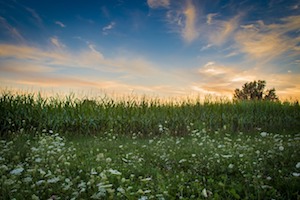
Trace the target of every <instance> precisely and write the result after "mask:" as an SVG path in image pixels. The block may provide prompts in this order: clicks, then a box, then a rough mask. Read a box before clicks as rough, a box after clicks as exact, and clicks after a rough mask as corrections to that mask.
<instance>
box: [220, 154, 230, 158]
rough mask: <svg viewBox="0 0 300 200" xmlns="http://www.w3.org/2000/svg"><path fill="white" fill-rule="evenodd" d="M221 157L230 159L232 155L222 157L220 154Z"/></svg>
mask: <svg viewBox="0 0 300 200" xmlns="http://www.w3.org/2000/svg"><path fill="white" fill-rule="evenodd" d="M221 156H222V157H223V158H231V157H232V155H222V154H221Z"/></svg>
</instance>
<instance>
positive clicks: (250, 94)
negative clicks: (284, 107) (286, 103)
mask: <svg viewBox="0 0 300 200" xmlns="http://www.w3.org/2000/svg"><path fill="white" fill-rule="evenodd" d="M265 87H266V81H262V80H258V81H253V82H247V83H245V84H244V85H243V87H242V89H241V90H240V89H235V91H234V99H235V100H266V101H278V97H277V95H276V93H275V88H272V89H270V90H267V91H264V90H265Z"/></svg>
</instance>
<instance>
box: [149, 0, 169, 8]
mask: <svg viewBox="0 0 300 200" xmlns="http://www.w3.org/2000/svg"><path fill="white" fill-rule="evenodd" d="M147 4H148V6H149V7H150V8H160V7H163V8H168V7H169V5H170V0H147Z"/></svg>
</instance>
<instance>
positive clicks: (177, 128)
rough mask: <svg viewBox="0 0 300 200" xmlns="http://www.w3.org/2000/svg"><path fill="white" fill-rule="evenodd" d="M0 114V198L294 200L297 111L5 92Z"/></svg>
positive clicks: (299, 171)
mask: <svg viewBox="0 0 300 200" xmlns="http://www.w3.org/2000/svg"><path fill="white" fill-rule="evenodd" d="M0 110H1V116H0V119H1V121H0V123H1V135H2V136H1V138H2V139H1V140H0V177H1V178H0V196H1V199H141V200H145V199H161V200H162V199H299V198H300V192H299V185H300V155H299V152H300V133H299V130H300V126H299V121H300V120H299V119H300V118H299V116H300V112H299V111H300V108H299V105H298V104H297V103H288V102H286V103H281V102H279V101H277V102H271V101H238V102H230V101H227V100H222V99H220V100H219V101H211V99H206V100H205V101H203V102H200V100H195V101H194V100H185V101H181V102H177V103H174V102H164V103H162V102H160V101H159V100H158V99H146V98H141V99H138V98H135V97H132V99H129V98H128V99H124V100H118V101H116V100H113V99H109V98H107V97H106V98H102V99H99V100H87V99H86V100H80V99H76V98H74V97H72V96H69V97H66V98H65V99H58V98H42V97H41V96H39V95H38V96H34V95H32V94H27V95H13V94H10V93H8V92H6V93H3V94H2V96H1V98H0ZM58 133H59V134H58Z"/></svg>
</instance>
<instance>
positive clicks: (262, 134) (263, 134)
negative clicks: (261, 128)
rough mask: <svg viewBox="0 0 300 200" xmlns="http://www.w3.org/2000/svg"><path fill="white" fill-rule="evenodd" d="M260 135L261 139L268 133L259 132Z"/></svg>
mask: <svg viewBox="0 0 300 200" xmlns="http://www.w3.org/2000/svg"><path fill="white" fill-rule="evenodd" d="M260 135H261V137H266V136H267V135H268V133H267V132H261V133H260Z"/></svg>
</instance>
